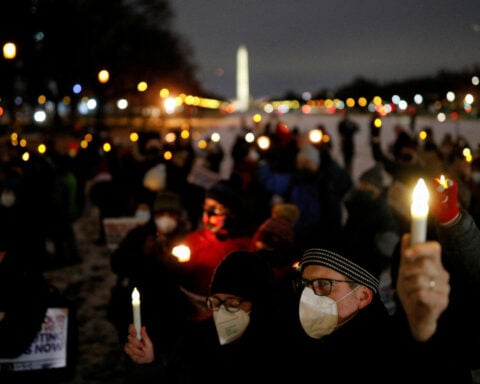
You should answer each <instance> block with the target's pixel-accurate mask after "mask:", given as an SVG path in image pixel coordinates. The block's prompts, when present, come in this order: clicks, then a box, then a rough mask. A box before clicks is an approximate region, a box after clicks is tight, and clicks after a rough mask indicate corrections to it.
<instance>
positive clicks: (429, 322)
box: [0, 117, 480, 383]
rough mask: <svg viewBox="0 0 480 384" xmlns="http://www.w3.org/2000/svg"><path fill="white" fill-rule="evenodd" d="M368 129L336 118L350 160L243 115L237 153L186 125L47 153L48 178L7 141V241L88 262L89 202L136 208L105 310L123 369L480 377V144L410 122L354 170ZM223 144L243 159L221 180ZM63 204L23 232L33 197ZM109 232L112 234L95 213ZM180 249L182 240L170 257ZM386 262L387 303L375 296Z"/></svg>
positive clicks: (194, 376) (149, 377)
mask: <svg viewBox="0 0 480 384" xmlns="http://www.w3.org/2000/svg"><path fill="white" fill-rule="evenodd" d="M359 129H361V128H360V127H359V126H358V125H357V124H356V123H354V122H353V121H352V119H351V117H347V118H346V119H345V120H342V121H341V122H340V125H339V130H340V131H341V132H342V134H343V135H345V136H346V137H344V138H343V140H344V141H343V144H342V150H343V151H344V156H345V157H344V159H343V160H342V161H337V160H336V159H335V158H334V156H333V155H332V151H331V148H332V145H333V144H332V143H331V142H324V141H321V142H320V143H312V142H311V141H310V140H309V137H308V135H307V133H306V132H302V131H301V130H299V129H298V128H293V129H290V128H289V127H286V126H285V125H284V124H283V123H281V122H280V123H275V124H273V125H269V124H267V125H266V126H265V134H267V135H268V136H269V138H270V144H271V145H270V147H269V148H268V149H261V148H260V147H258V146H257V144H256V143H255V142H254V143H250V142H247V141H246V140H245V138H244V133H246V132H247V131H248V129H247V128H242V129H240V131H239V134H238V137H237V139H236V141H235V143H234V145H233V146H232V153H231V154H225V153H224V152H223V149H222V148H221V147H220V146H219V145H218V143H216V142H214V141H209V142H208V145H207V146H206V147H205V149H204V150H198V149H196V148H194V147H193V143H192V142H191V141H190V139H188V138H187V139H186V138H182V137H181V136H180V135H178V136H177V139H176V141H175V142H173V143H172V142H168V143H167V142H165V141H164V140H162V137H161V136H160V135H159V134H158V133H156V132H144V134H143V136H142V138H141V140H140V142H139V144H138V147H137V148H136V149H135V151H125V150H124V151H122V150H121V149H120V148H119V149H118V150H117V151H113V152H111V153H102V152H101V151H98V150H94V149H92V150H91V151H90V152H88V153H87V152H86V153H80V152H79V154H78V155H77V158H76V159H75V160H76V161H72V159H71V158H69V157H68V156H66V155H65V154H62V153H51V154H50V156H48V157H45V158H43V159H39V160H38V159H37V164H38V165H37V167H40V166H41V167H43V168H42V170H45V169H48V172H47V174H49V175H50V179H49V183H46V182H39V180H38V178H39V177H41V176H42V175H43V174H44V173H41V172H33V171H30V172H28V170H27V169H25V168H26V167H25V166H24V165H22V164H18V163H17V162H16V160H18V159H16V158H15V154H14V152H10V156H9V157H8V158H7V157H6V158H5V159H2V160H3V163H2V175H1V176H2V178H1V191H0V192H1V203H2V204H1V205H2V206H1V209H2V211H1V214H2V216H1V220H2V223H8V225H7V226H5V228H6V229H5V231H6V232H5V233H8V234H9V235H8V236H7V237H6V239H8V240H9V241H8V242H5V243H6V244H7V245H8V248H6V251H5V252H6V253H7V254H9V253H12V254H17V253H20V254H22V255H23V256H22V257H26V260H25V263H26V265H28V267H29V268H30V269H32V270H34V271H36V272H37V273H38V275H37V276H39V275H41V272H42V269H44V268H45V267H46V265H48V266H49V267H50V266H51V265H52V264H53V265H55V264H58V263H76V262H81V255H78V254H77V253H76V249H75V240H74V237H72V236H71V234H72V233H73V232H70V231H71V228H72V222H73V220H74V219H75V218H76V217H78V215H79V214H81V210H82V209H84V208H85V206H87V205H89V204H90V205H96V206H97V207H98V209H99V212H100V219H101V220H102V219H104V218H107V217H121V216H131V217H137V218H142V224H139V225H138V226H137V227H135V228H134V229H132V230H130V231H129V232H128V233H126V234H125V236H124V237H123V239H122V240H121V241H120V243H119V244H118V245H117V247H116V248H115V249H114V250H112V252H111V269H112V272H114V273H115V274H116V275H117V284H116V286H115V287H114V288H113V289H112V292H111V299H110V303H109V309H108V318H109V320H110V321H111V322H112V323H113V324H114V325H115V328H116V330H117V333H118V337H119V339H120V341H121V342H122V343H124V345H125V358H126V364H127V365H128V367H129V369H128V372H129V373H128V375H127V377H126V378H125V382H126V383H133V382H137V383H149V382H152V383H153V382H158V381H161V380H163V381H164V382H168V383H191V382H197V381H200V380H201V379H205V380H208V381H210V382H211V381H212V380H213V381H220V380H221V381H225V380H228V381H233V382H245V380H248V379H250V378H251V377H252V372H253V373H254V374H255V375H256V376H257V377H259V378H260V379H266V380H267V379H268V380H282V379H284V378H285V377H295V378H296V379H300V380H302V379H307V380H312V379H313V378H315V379H317V378H322V379H335V380H336V381H340V382H346V383H347V382H352V381H364V380H365V381H369V382H385V381H388V382H405V381H406V380H408V381H409V382H427V381H428V382H436V381H440V380H442V381H447V382H449V381H452V382H465V383H471V382H472V371H473V370H476V369H480V360H479V359H478V356H476V354H475V353H474V352H471V351H475V349H476V347H477V346H478V345H479V342H480V333H479V332H478V331H476V329H477V328H476V324H477V323H478V320H479V319H478V315H476V312H475V311H473V310H472V305H474V304H473V303H475V302H477V300H478V296H479V292H480V289H479V288H480V287H479V284H480V262H479V261H478V249H480V248H479V247H478V246H480V232H479V229H478V223H479V221H480V210H479V209H478V207H479V206H480V194H479V193H480V180H478V178H477V177H476V176H475V175H476V173H479V174H480V157H479V156H480V154H476V153H474V157H473V161H472V160H471V159H467V158H465V156H464V154H463V152H462V150H463V149H464V148H465V147H467V146H468V143H466V142H462V141H461V140H457V142H455V143H454V142H451V143H450V147H448V148H447V144H448V143H447V139H445V140H444V141H443V142H442V143H439V144H438V145H437V144H436V143H435V140H433V137H432V129H431V128H429V127H427V129H426V130H425V132H427V139H425V140H423V139H419V138H417V137H416V136H413V135H412V134H411V133H409V132H408V131H406V130H405V129H403V127H402V126H400V125H399V126H396V128H395V129H396V138H395V141H394V142H393V143H392V146H391V148H389V151H385V150H384V149H383V148H382V147H381V146H380V140H379V135H380V134H381V132H380V130H373V129H372V128H370V129H371V135H370V145H371V153H372V158H373V159H374V162H375V164H374V166H373V167H371V168H369V169H366V170H364V172H363V173H362V174H361V175H360V177H359V178H358V180H354V179H353V176H352V174H351V169H352V162H353V161H354V147H353V146H352V143H351V140H353V136H354V135H355V133H356V132H357V131H358V130H359ZM324 134H327V132H326V131H324ZM347 136H349V137H347ZM349 141H350V142H349ZM10 150H11V151H13V148H10ZM166 151H170V152H171V153H172V158H171V159H169V160H166V159H165V157H164V156H163V155H164V153H165V152H166ZM227 155H228V156H230V155H231V158H232V159H233V165H232V169H231V172H230V174H229V175H228V177H224V176H222V175H221V173H220V168H221V163H222V161H223V160H224V159H225V157H226V156H227ZM344 162H345V164H343V163H344ZM440 175H444V176H445V178H446V180H447V182H444V181H443V180H440ZM35 178H37V181H36V182H37V183H39V185H43V186H46V187H47V190H46V191H40V188H37V189H36V190H35V192H36V193H35V194H38V195H41V196H43V198H44V199H45V201H43V203H44V204H42V205H41V206H33V205H34V201H37V202H38V198H39V196H36V198H37V199H36V200H35V199H33V201H32V200H30V198H32V196H31V195H32V193H33V191H32V190H31V189H30V188H27V186H28V185H29V183H32V182H34V181H35ZM419 178H423V179H424V180H425V181H426V182H427V183H428V186H429V190H430V193H431V196H430V200H431V201H430V206H431V214H430V215H429V216H428V235H427V238H426V240H425V242H422V243H418V244H411V241H410V233H409V232H410V225H411V219H410V202H411V201H410V197H411V190H412V189H413V186H414V184H415V182H416V181H417V180H418V179H419ZM42 189H43V188H42ZM51 191H55V193H53V194H52V193H51ZM42 192H43V194H42ZM12 194H13V196H14V198H13V202H12V199H10V200H9V196H10V197H11V195H12ZM47 201H48V202H49V204H45V202H47ZM27 202H28V203H27ZM55 204H57V205H55ZM59 204H62V205H61V207H62V209H61V211H62V217H61V218H60V217H57V216H54V217H48V218H49V219H50V218H51V219H52V220H48V221H49V222H50V221H52V222H53V221H55V222H56V225H53V224H52V225H46V226H42V228H41V231H38V228H37V227H35V226H34V224H35V223H36V222H35V221H33V222H29V225H28V226H25V227H22V231H23V233H24V236H25V234H26V235H28V236H29V235H30V233H32V240H36V241H35V242H34V241H32V242H29V243H28V244H25V242H23V244H22V242H21V241H19V239H18V237H17V238H16V237H15V236H14V235H15V233H16V232H15V228H19V226H21V225H23V223H24V221H23V220H27V219H29V218H30V215H31V214H32V212H31V211H30V210H29V209H34V208H35V209H36V211H35V212H38V210H39V209H40V208H41V209H48V208H50V209H56V210H57V211H58V208H54V207H55V206H56V207H58V206H59ZM67 207H68V208H69V209H68V210H67ZM13 209H16V210H18V212H20V213H21V215H16V214H13V213H12V212H13V211H12V210H13ZM34 219H35V218H34ZM36 219H37V220H38V217H37V218H36ZM44 219H45V220H46V219H47V216H45V217H44ZM20 220H22V221H20ZM60 220H61V223H62V225H60V224H59V223H58V221H60ZM30 226H33V227H34V228H30ZM55 227H58V228H55ZM10 234H11V237H10ZM98 241H99V242H101V243H102V242H103V243H105V241H106V234H105V228H104V227H103V226H101V225H100V232H99V234H98ZM49 243H52V244H53V246H52V247H53V248H51V249H49V248H48V246H46V245H45V244H47V245H48V244H49ZM20 245H22V246H21V247H20ZM26 246H28V248H30V249H24V248H26ZM179 246H182V247H183V251H184V252H187V253H186V254H182V255H179V254H177V253H175V251H174V250H175V249H179ZM32 247H37V248H35V249H32ZM0 251H1V250H0ZM1 255H2V253H1V252H0V256H1ZM33 255H35V260H33V259H32V260H30V259H29V258H31V257H32V256H33ZM2 261H3V259H2V258H0V268H1V267H2ZM5 265H6V264H5ZM1 271H2V269H0V272H1ZM385 273H388V274H389V276H390V277H391V282H392V283H391V284H392V286H391V289H392V290H393V291H394V292H395V295H394V300H395V306H394V308H393V310H389V309H387V307H386V305H385V302H384V301H383V300H382V297H381V295H380V280H381V278H382V276H383V275H384V274H385ZM134 288H137V289H138V291H139V292H140V294H141V303H142V304H141V315H142V316H141V319H142V327H141V332H140V335H138V334H137V330H136V328H135V326H134V324H133V317H132V307H131V296H130V295H131V292H132V291H133V289H134ZM1 297H2V296H0V298H1ZM10 302H11V301H10ZM40 303H41V302H38V303H37V304H40ZM7 304H8V303H7ZM7 304H4V303H3V302H0V314H2V313H3V314H4V315H3V317H0V335H1V334H2V333H1V332H2V331H4V330H5V329H6V328H2V327H6V326H8V321H4V318H5V319H7V320H8V319H9V316H10V315H9V311H15V308H13V307H12V308H9V307H8V305H7ZM37 307H38V305H37ZM34 309H35V310H36V311H37V313H38V311H39V310H40V311H41V310H42V308H40V309H39V308H34ZM466 345H467V346H469V348H466V347H465V346H466ZM452 351H454V353H452ZM4 353H5V352H4ZM406 356H408V357H406ZM1 357H2V356H1V355H0V358H1ZM345 368H347V369H345Z"/></svg>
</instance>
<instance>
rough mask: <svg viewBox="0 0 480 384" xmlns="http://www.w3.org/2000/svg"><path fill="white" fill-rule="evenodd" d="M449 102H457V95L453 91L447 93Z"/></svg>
mask: <svg viewBox="0 0 480 384" xmlns="http://www.w3.org/2000/svg"><path fill="white" fill-rule="evenodd" d="M447 101H449V102H450V103H452V102H454V101H455V93H454V92H452V91H449V92H447Z"/></svg>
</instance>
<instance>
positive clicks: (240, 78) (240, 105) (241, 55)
mask: <svg viewBox="0 0 480 384" xmlns="http://www.w3.org/2000/svg"><path fill="white" fill-rule="evenodd" d="M248 76H249V75H248V52H247V48H246V47H245V46H244V45H240V46H239V47H238V50H237V100H236V109H237V111H239V112H245V111H248V108H249V104H250V86H249V77H248Z"/></svg>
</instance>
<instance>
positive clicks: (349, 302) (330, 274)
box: [302, 265, 360, 324]
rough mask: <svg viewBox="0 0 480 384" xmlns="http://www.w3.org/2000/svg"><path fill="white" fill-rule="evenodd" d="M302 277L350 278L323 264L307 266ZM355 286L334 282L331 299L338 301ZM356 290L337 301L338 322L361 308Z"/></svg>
mask: <svg viewBox="0 0 480 384" xmlns="http://www.w3.org/2000/svg"><path fill="white" fill-rule="evenodd" d="M302 277H303V278H304V279H306V280H315V279H333V280H341V281H343V280H350V279H349V278H348V277H346V276H344V275H342V274H340V273H339V272H337V271H335V270H333V269H330V268H327V267H324V266H321V265H309V266H307V267H305V269H304V271H303V274H302ZM352 289H353V287H352V286H351V284H350V283H346V282H333V284H332V291H331V292H330V294H329V295H328V297H330V298H331V299H333V300H335V301H338V300H339V299H341V298H342V297H344V296H345V295H347V294H348V293H349V292H350V291H351V290H352ZM357 292H358V290H357V291H355V292H353V294H351V295H348V296H346V297H345V298H344V299H342V300H340V301H339V302H338V303H337V308H338V324H342V323H343V322H344V321H345V320H347V319H348V318H350V317H351V316H352V315H353V314H354V313H355V312H357V311H358V310H359V309H360V308H359V298H358V297H357V295H356V293H357Z"/></svg>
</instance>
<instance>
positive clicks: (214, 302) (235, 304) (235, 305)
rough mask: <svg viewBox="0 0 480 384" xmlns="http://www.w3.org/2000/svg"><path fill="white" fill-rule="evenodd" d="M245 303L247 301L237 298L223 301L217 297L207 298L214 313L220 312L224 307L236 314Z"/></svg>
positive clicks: (208, 304) (208, 305)
mask: <svg viewBox="0 0 480 384" xmlns="http://www.w3.org/2000/svg"><path fill="white" fill-rule="evenodd" d="M244 301H246V300H245V299H240V298H237V297H228V298H226V299H225V300H221V299H219V298H218V297H217V296H210V297H209V298H207V307H208V308H209V309H211V310H212V311H218V310H219V309H220V306H222V305H223V306H224V307H225V309H226V310H227V312H230V313H235V312H237V311H238V310H239V309H240V304H242V303H243V302H244Z"/></svg>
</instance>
